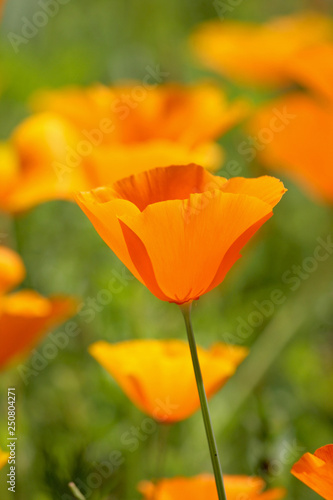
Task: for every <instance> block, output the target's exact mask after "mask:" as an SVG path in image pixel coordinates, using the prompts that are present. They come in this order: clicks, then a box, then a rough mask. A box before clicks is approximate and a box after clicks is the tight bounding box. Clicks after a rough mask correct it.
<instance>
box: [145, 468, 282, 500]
mask: <svg viewBox="0 0 333 500" xmlns="http://www.w3.org/2000/svg"><path fill="white" fill-rule="evenodd" d="M223 479H224V485H225V490H226V495H227V498H228V500H279V499H281V498H284V497H285V495H286V491H285V490H284V489H283V488H274V489H272V490H268V491H265V492H264V491H263V489H264V488H265V482H264V481H263V480H262V479H260V478H259V477H250V476H230V475H227V474H226V475H224V476H223ZM138 490H139V491H140V493H142V495H143V498H145V500H178V499H179V500H183V499H184V498H191V500H196V499H198V500H199V499H203V498H205V499H209V500H215V499H216V500H217V491H216V485H215V480H214V476H212V475H210V474H201V475H199V476H195V477H189V478H186V477H176V478H172V479H162V480H160V481H158V482H157V483H152V482H150V481H142V482H141V483H139V485H138Z"/></svg>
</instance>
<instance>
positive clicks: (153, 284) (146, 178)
mask: <svg viewBox="0 0 333 500" xmlns="http://www.w3.org/2000/svg"><path fill="white" fill-rule="evenodd" d="M284 192H285V189H284V187H283V184H282V183H281V182H280V181H279V180H277V179H275V178H272V177H261V178H258V179H243V178H233V179H231V180H229V181H228V180H227V179H225V178H223V177H217V176H213V175H211V174H210V173H208V172H207V171H206V170H205V169H204V168H202V167H200V166H198V165H194V164H192V165H186V166H171V167H165V168H156V169H154V170H150V171H148V172H143V173H141V174H138V175H135V176H131V177H128V178H126V179H122V180H121V181H118V182H116V183H114V184H113V185H112V186H110V187H101V188H98V189H94V190H92V191H89V192H84V193H78V194H77V195H76V200H77V203H78V204H79V205H80V207H81V208H82V210H83V211H84V212H85V214H86V215H87V217H88V218H89V219H90V220H91V222H92V223H93V225H94V227H95V229H96V230H97V232H98V233H99V235H100V236H101V237H102V238H103V239H104V240H105V242H106V243H107V244H108V245H109V246H110V248H111V249H112V250H113V251H114V253H115V254H116V255H117V256H118V257H119V258H120V260H122V262H123V263H124V264H125V265H126V266H127V267H128V269H129V270H130V271H131V272H132V273H133V274H134V276H136V277H137V279H139V280H140V281H141V282H142V283H143V284H144V285H146V286H147V287H148V288H149V290H150V291H151V292H152V293H153V294H154V295H156V297H158V298H160V299H162V300H166V301H169V302H175V303H177V304H182V303H185V302H189V301H192V300H195V299H198V298H199V297H200V296H201V295H203V294H204V293H207V292H208V291H210V290H211V289H212V288H214V287H216V286H217V285H219V284H220V283H221V282H222V281H223V279H224V277H225V275H226V273H227V272H228V270H229V269H230V268H231V267H232V265H233V264H234V263H235V262H236V260H237V259H238V258H239V257H240V253H239V252H240V250H241V248H242V247H243V246H244V245H245V243H247V241H248V240H249V239H250V238H251V236H253V235H254V233H255V232H256V231H257V230H258V229H259V227H260V226H261V225H262V224H263V223H264V222H265V221H266V220H267V219H269V217H271V215H272V207H274V206H275V205H276V204H277V203H278V201H279V200H280V199H281V197H282V195H283V193H284Z"/></svg>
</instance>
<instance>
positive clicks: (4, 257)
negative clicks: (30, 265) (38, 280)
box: [0, 246, 25, 296]
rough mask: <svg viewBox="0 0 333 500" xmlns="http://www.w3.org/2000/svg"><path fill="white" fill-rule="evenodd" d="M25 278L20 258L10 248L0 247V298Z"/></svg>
mask: <svg viewBox="0 0 333 500" xmlns="http://www.w3.org/2000/svg"><path fill="white" fill-rule="evenodd" d="M24 276H25V268H24V264H23V262H22V259H21V257H20V256H19V255H18V254H17V253H16V252H13V250H10V248H7V247H4V246H0V296H1V295H2V294H3V293H4V292H7V290H10V289H11V288H14V286H16V285H18V284H19V283H20V282H21V281H22V280H23V278H24Z"/></svg>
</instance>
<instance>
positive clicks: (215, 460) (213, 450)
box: [180, 303, 227, 500]
mask: <svg viewBox="0 0 333 500" xmlns="http://www.w3.org/2000/svg"><path fill="white" fill-rule="evenodd" d="M191 305H192V304H191V303H187V304H183V305H181V306H180V309H181V311H182V313H183V316H184V320H185V325H186V331H187V338H188V341H189V344H190V350H191V356H192V363H193V368H194V373H195V380H196V382H197V388H198V393H199V399H200V404H201V412H202V417H203V421H204V425H205V430H206V436H207V441H208V446H209V452H210V458H211V461H212V465H213V470H214V476H215V482H216V488H217V493H218V498H219V500H227V496H226V493H225V489H224V483H223V476H222V468H221V463H220V457H219V454H218V451H217V445H216V440H215V436H214V431H213V426H212V421H211V418H210V413H209V408H208V401H207V396H206V391H205V386H204V383H203V379H202V374H201V369H200V364H199V358H198V353H197V346H196V343H195V338H194V333H193V328H192V323H191Z"/></svg>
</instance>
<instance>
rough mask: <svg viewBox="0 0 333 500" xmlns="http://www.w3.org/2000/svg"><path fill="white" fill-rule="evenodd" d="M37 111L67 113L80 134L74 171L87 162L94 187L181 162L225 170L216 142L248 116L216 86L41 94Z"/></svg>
mask: <svg viewBox="0 0 333 500" xmlns="http://www.w3.org/2000/svg"><path fill="white" fill-rule="evenodd" d="M33 108H34V109H35V110H37V111H41V110H42V111H45V110H47V111H51V112H53V113H57V114H59V115H60V116H61V117H62V118H64V119H66V121H67V123H68V124H70V125H71V126H72V127H73V128H74V129H75V130H76V132H77V133H78V134H79V136H80V139H79V141H78V143H77V144H76V147H75V148H72V149H71V154H70V158H69V159H68V160H69V161H68V162H67V164H68V163H72V164H75V161H76V160H75V157H76V156H77V157H79V158H80V157H81V158H82V159H83V162H82V164H83V165H84V168H85V172H86V174H87V176H88V179H89V182H90V188H92V187H97V186H100V185H106V184H108V183H111V182H114V181H116V180H118V179H121V178H123V177H126V176H128V175H131V174H134V173H137V172H140V171H143V170H148V169H150V168H154V167H156V166H167V165H170V164H173V163H179V164H183V163H189V162H191V161H196V162H198V163H200V164H203V165H204V166H205V167H206V168H217V167H218V166H219V165H220V164H221V162H222V150H221V148H220V146H218V145H217V144H216V143H215V141H216V140H217V139H218V138H219V137H220V136H221V135H222V134H224V133H225V132H226V131H227V130H228V129H229V128H231V127H232V126H233V125H234V124H236V123H237V122H239V121H240V120H241V119H242V118H243V117H244V116H245V114H246V113H247V112H248V106H247V104H245V103H244V102H243V101H237V102H235V103H233V104H229V103H228V102H227V100H226V97H225V95H224V94H223V92H222V91H221V90H220V89H219V88H218V87H217V86H215V85H213V84H209V83H203V84H197V85H191V86H190V85H180V84H164V85H159V86H149V85H143V84H138V83H133V84H131V85H124V86H116V87H105V86H102V85H96V86H93V87H91V88H87V89H80V88H72V89H65V90H61V91H53V92H41V93H39V94H38V95H36V97H35V98H34V100H33ZM66 170H67V169H66V167H65V169H64V174H65V173H66Z"/></svg>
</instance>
